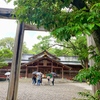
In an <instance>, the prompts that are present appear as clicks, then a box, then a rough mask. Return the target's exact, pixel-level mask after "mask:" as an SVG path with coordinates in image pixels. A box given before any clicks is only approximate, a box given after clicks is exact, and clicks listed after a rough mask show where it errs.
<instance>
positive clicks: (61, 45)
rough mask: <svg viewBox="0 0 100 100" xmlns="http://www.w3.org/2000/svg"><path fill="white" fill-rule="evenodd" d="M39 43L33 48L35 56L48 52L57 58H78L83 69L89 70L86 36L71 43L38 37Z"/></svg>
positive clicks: (48, 37)
mask: <svg viewBox="0 0 100 100" xmlns="http://www.w3.org/2000/svg"><path fill="white" fill-rule="evenodd" d="M38 39H39V40H40V42H39V43H37V44H35V45H34V46H33V48H32V51H33V53H34V54H38V53H40V52H42V51H43V50H48V51H49V52H50V53H52V54H54V55H56V56H78V57H79V60H80V61H81V64H82V66H83V68H88V54H89V53H88V47H87V43H86V36H84V35H80V36H77V37H76V38H75V37H74V38H72V39H70V41H68V42H67V41H60V40H57V39H55V38H53V37H52V36H44V37H42V36H38Z"/></svg>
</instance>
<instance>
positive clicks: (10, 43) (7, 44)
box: [0, 37, 29, 53]
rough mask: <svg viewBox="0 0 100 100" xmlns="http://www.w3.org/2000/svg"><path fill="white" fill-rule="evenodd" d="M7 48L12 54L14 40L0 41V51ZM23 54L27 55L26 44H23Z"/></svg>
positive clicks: (9, 38)
mask: <svg viewBox="0 0 100 100" xmlns="http://www.w3.org/2000/svg"><path fill="white" fill-rule="evenodd" d="M3 48H7V49H9V50H11V51H12V52H13V49H14V38H11V37H7V38H3V39H1V40H0V49H3ZM22 52H23V53H29V49H28V48H27V47H26V43H25V42H24V43H23V49H22Z"/></svg>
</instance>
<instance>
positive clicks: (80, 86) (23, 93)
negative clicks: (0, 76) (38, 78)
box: [0, 79, 91, 100]
mask: <svg viewBox="0 0 100 100" xmlns="http://www.w3.org/2000/svg"><path fill="white" fill-rule="evenodd" d="M8 84H9V83H8V82H7V81H4V82H0V100H6V95H7V89H8ZM85 89H87V90H90V91H91V86H89V85H87V84H86V83H76V82H71V81H68V80H61V79H56V81H55V85H54V86H52V85H47V80H46V79H43V85H41V86H35V85H33V84H32V83H31V79H20V80H19V87H18V100H72V99H73V98H74V97H79V95H78V94H77V92H79V91H84V90H85Z"/></svg>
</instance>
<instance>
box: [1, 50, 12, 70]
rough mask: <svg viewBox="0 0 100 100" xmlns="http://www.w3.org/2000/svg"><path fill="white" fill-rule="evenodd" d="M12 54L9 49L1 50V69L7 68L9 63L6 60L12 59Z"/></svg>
mask: <svg viewBox="0 0 100 100" xmlns="http://www.w3.org/2000/svg"><path fill="white" fill-rule="evenodd" d="M11 57H12V52H11V51H10V50H9V49H5V48H3V49H0V68H1V67H3V66H7V63H6V62H5V59H6V58H11Z"/></svg>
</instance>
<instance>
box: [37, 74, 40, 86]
mask: <svg viewBox="0 0 100 100" xmlns="http://www.w3.org/2000/svg"><path fill="white" fill-rule="evenodd" d="M36 79H37V85H38V86H40V82H41V75H39V74H37V78H36Z"/></svg>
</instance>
